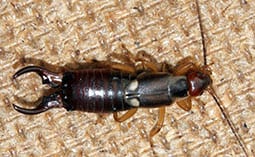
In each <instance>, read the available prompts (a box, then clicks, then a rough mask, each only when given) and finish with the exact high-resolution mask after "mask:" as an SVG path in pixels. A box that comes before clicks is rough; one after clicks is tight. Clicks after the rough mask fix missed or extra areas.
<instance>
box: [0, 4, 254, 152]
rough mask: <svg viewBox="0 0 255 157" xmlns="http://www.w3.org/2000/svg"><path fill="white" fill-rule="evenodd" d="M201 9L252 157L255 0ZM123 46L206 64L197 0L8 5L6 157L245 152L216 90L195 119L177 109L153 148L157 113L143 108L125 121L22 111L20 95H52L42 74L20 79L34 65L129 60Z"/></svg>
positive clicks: (224, 94) (3, 28)
mask: <svg viewBox="0 0 255 157" xmlns="http://www.w3.org/2000/svg"><path fill="white" fill-rule="evenodd" d="M199 4H200V10H201V18H202V25H203V27H204V33H205V36H206V45H207V50H208V54H207V59H208V63H212V62H213V63H214V64H212V65H211V69H212V71H213V75H212V77H213V81H214V87H215V89H216V92H217V94H218V95H219V97H220V98H221V100H222V101H223V105H224V106H225V108H226V109H227V111H228V113H229V114H230V117H231V120H232V121H233V122H234V124H235V126H236V128H237V130H238V133H239V134H240V135H241V137H242V138H243V139H244V142H245V145H246V147H247V149H248V151H249V153H250V155H252V153H255V152H254V151H255V150H254V148H255V139H254V137H255V136H254V134H255V84H254V82H255V66H254V65H255V63H254V60H255V58H254V57H255V9H254V8H255V1H253V0H247V1H244V0H240V1H239V0H218V1H214V2H208V1H206V0H199ZM121 43H123V44H125V45H126V47H127V48H128V49H130V50H131V51H132V52H133V53H134V54H136V52H137V51H138V50H145V51H146V52H147V53H149V54H151V55H153V56H155V58H156V59H157V61H158V62H163V61H167V62H169V63H171V64H175V63H176V62H177V61H178V60H180V59H182V58H184V57H185V56H193V57H194V58H195V59H196V60H197V62H199V63H201V64H202V63H203V60H202V59H203V55H202V44H201V36H200V30H199V25H198V18H197V11H196V3H195V1H194V0H191V1H185V0H182V1H181V0H180V1H179V0H174V1H171V0H169V1H166V0H156V1H154V0H142V1H139V0H137V1H136V0H130V1H119V0H104V1H94V0H90V1H78V0H74V1H67V0H60V1H51V0H47V1H36V0H30V1H0V71H1V73H0V156H154V155H158V156H227V155H229V156H235V155H236V156H239V155H244V154H243V152H242V150H241V149H240V147H239V145H238V143H237V141H236V139H235V138H234V136H233V134H232V132H231V130H230V128H229V126H228V125H227V123H226V122H225V121H224V120H223V119H222V117H221V113H220V111H219V109H218V108H217V106H216V104H215V102H214V101H213V99H212V97H211V96H210V95H209V94H208V93H205V94H204V95H203V96H201V97H199V98H198V99H196V100H195V101H194V102H193V104H194V105H193V108H192V110H191V111H190V112H185V111H183V110H181V109H180V108H179V107H177V106H176V105H175V104H174V105H172V106H170V107H168V108H167V113H166V119H165V123H164V127H163V128H162V130H161V131H160V133H159V134H157V135H156V136H155V138H154V147H153V148H151V147H150V144H149V142H148V138H147V135H148V132H149V130H150V129H151V127H152V126H153V124H154V122H155V121H156V118H157V110H156V109H151V110H148V109H140V110H139V111H138V112H137V114H135V116H133V117H132V118H131V119H129V120H127V121H126V122H124V123H121V124H119V123H117V122H115V121H114V120H113V118H112V115H111V114H102V115H97V114H93V113H82V112H66V111H65V110H64V109H54V110H51V111H48V112H46V113H43V114H39V115H35V116H27V115H22V114H20V113H17V112H16V111H14V110H13V108H12V103H15V102H17V99H15V96H16V97H19V98H21V99H24V100H25V101H27V102H32V101H35V100H37V99H38V98H39V97H41V96H42V94H43V89H45V87H44V86H42V85H41V80H40V79H39V77H38V76H36V75H33V74H31V75H25V76H24V77H22V78H21V79H19V81H18V82H17V83H15V84H14V82H13V81H12V79H11V77H12V75H13V74H14V72H15V71H17V70H18V69H20V68H22V67H24V66H26V65H29V59H27V58H33V60H32V61H33V62H32V63H33V64H39V65H40V63H41V62H40V61H38V62H37V61H36V59H37V60H42V61H44V62H45V63H48V64H49V65H48V64H46V65H45V64H44V66H46V67H47V68H51V67H61V66H65V65H67V64H73V65H78V63H84V62H86V60H90V59H97V60H105V59H106V55H107V54H109V53H121V49H120V44H121ZM30 61H31V60H30ZM50 65H52V66H50ZM204 105H205V106H204ZM253 155H254V154H253Z"/></svg>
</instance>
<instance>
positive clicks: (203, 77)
mask: <svg viewBox="0 0 255 157" xmlns="http://www.w3.org/2000/svg"><path fill="white" fill-rule="evenodd" d="M186 76H187V81H188V87H189V95H190V96H198V95H201V94H202V93H203V91H204V90H205V89H206V88H207V87H208V86H209V85H210V84H211V83H212V79H211V77H210V75H209V72H207V71H203V70H202V71H200V70H198V71H196V70H192V71H189V72H188V73H187V74H186Z"/></svg>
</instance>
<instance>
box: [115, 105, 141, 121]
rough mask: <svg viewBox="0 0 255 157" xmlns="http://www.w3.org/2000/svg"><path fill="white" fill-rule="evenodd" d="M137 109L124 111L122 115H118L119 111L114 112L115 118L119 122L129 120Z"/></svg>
mask: <svg viewBox="0 0 255 157" xmlns="http://www.w3.org/2000/svg"><path fill="white" fill-rule="evenodd" d="M136 111H137V108H134V109H131V110H129V111H127V112H126V113H124V114H123V115H121V116H118V113H117V112H114V113H113V118H114V119H115V120H116V121H117V122H123V121H125V120H127V119H128V118H130V117H132V116H133V115H134V114H135V113H136Z"/></svg>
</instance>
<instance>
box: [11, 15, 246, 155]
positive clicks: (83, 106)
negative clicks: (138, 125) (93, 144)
mask: <svg viewBox="0 0 255 157" xmlns="http://www.w3.org/2000/svg"><path fill="white" fill-rule="evenodd" d="M198 16H199V24H200V29H201V37H202V45H203V52H204V65H203V66H199V65H197V64H195V63H194V62H193V61H192V60H191V59H190V58H185V59H183V60H181V61H180V62H179V63H178V64H177V65H176V66H175V67H174V68H172V70H171V71H167V69H166V68H164V66H162V67H163V68H162V69H161V72H159V71H157V70H155V69H157V68H156V66H155V65H153V64H150V63H148V64H150V66H146V65H148V64H147V63H146V61H144V65H145V67H146V68H147V69H149V70H144V71H142V72H137V70H135V69H133V71H134V73H132V72H126V71H128V70H126V69H128V68H129V67H127V66H114V67H111V68H95V69H84V70H81V71H67V72H64V73H61V74H58V73H54V72H52V71H49V70H47V69H45V68H42V67H38V66H28V67H25V68H23V69H21V70H19V71H17V72H16V73H15V74H14V75H13V79H16V78H17V77H19V76H20V75H23V74H25V73H29V72H35V73H37V74H38V75H39V76H40V77H41V79H42V82H43V84H47V85H49V86H50V87H52V88H55V89H56V92H55V93H52V94H49V95H47V96H44V97H43V99H42V102H41V103H40V104H39V105H38V106H37V107H36V108H33V109H26V108H22V107H19V106H17V105H15V104H14V105H13V107H14V109H15V110H17V111H18V112H21V113H24V114H38V113H41V112H45V111H47V110H49V109H51V108H57V107H63V108H65V109H67V110H68V111H72V110H79V111H86V112H95V113H100V112H112V113H113V116H114V119H115V120H116V121H118V122H123V121H125V120H127V119H128V118H130V117H131V116H133V115H134V114H135V113H136V111H137V109H138V108H140V107H145V108H153V107H154V108H155V107H158V108H159V116H158V121H157V122H156V125H155V126H154V127H153V128H152V129H151V131H150V133H149V138H150V141H151V139H152V137H153V136H154V135H156V134H157V133H158V132H159V131H160V129H161V128H162V125H163V122H164V115H165V107H166V106H168V105H171V104H173V102H175V101H176V103H177V104H178V105H179V106H180V107H181V108H182V109H184V110H186V111H189V110H190V109H191V99H192V97H196V96H199V95H201V94H202V93H203V92H204V91H208V92H209V93H210V94H211V95H212V97H213V99H214V100H215V102H216V103H217V105H218V106H219V108H220V110H221V112H222V114H223V116H224V118H225V119H226V120H227V123H228V125H229V126H230V128H231V130H232V132H233V133H234V135H235V137H236V139H237V140H238V142H239V144H240V146H241V148H242V149H243V151H244V152H245V154H246V156H248V155H247V152H246V148H245V146H244V144H243V141H242V139H241V137H240V135H239V134H238V133H236V131H235V130H236V129H235V127H234V124H233V122H232V121H231V120H230V119H229V118H228V115H227V113H226V112H225V111H224V108H223V106H222V104H221V102H220V101H219V100H220V99H219V98H218V97H217V95H216V94H215V92H214V90H213V88H212V79H211V77H210V74H211V72H210V70H209V69H208V65H207V62H206V48H205V46H204V45H205V43H204V35H203V29H202V28H203V27H202V25H201V19H200V15H199V14H198ZM126 110H127V112H126V113H125V114H123V115H121V116H119V115H118V114H117V112H119V111H126Z"/></svg>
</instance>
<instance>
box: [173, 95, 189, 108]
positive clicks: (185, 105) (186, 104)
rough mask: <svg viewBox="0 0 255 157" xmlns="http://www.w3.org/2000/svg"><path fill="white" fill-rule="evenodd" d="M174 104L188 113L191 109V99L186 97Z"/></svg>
mask: <svg viewBox="0 0 255 157" xmlns="http://www.w3.org/2000/svg"><path fill="white" fill-rule="evenodd" d="M176 103H177V105H178V106H179V107H181V108H182V109H183V110H185V111H189V110H190V109H191V97H187V98H186V99H183V100H180V101H177V102H176Z"/></svg>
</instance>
